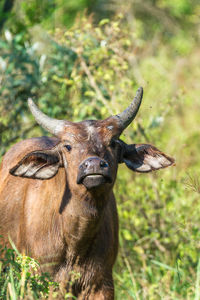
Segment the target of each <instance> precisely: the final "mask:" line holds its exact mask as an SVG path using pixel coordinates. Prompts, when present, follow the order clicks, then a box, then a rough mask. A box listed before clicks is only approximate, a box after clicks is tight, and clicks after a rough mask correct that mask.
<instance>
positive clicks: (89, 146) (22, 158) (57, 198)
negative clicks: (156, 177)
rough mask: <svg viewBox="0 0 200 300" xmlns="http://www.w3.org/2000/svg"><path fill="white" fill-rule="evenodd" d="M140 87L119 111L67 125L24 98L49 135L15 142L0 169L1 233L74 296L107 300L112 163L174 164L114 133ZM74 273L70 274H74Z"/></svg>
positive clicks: (112, 247) (145, 168) (114, 243)
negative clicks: (68, 287) (69, 284)
mask: <svg viewBox="0 0 200 300" xmlns="http://www.w3.org/2000/svg"><path fill="white" fill-rule="evenodd" d="M142 96H143V89H142V88H139V89H138V91H137V94H136V97H135V98H134V99H133V101H132V103H131V104H130V105H129V106H128V108H127V109H125V110H124V111H123V112H122V113H120V114H118V115H114V116H110V117H108V118H107V119H105V120H85V121H82V122H78V123H74V122H70V121H66V120H57V119H53V118H50V117H48V116H47V115H45V114H44V113H43V112H41V111H40V110H39V108H38V107H37V106H36V105H35V104H34V102H33V101H32V99H29V100H28V105H29V108H30V110H31V112H32V114H33V116H34V118H35V120H36V122H37V123H38V124H39V125H40V126H42V127H43V128H44V129H46V130H47V131H48V132H50V133H51V134H52V135H53V136H54V137H37V138H31V139H26V140H23V141H21V142H19V143H17V144H15V145H14V146H13V147H11V149H10V150H9V151H8V152H7V153H6V154H5V156H4V158H3V160H2V163H1V167H0V216H1V217H0V235H1V236H2V238H1V243H3V244H4V245H7V246H9V239H11V240H12V241H13V242H14V244H15V245H16V247H17V249H19V250H20V251H21V252H22V253H26V254H28V255H29V256H32V257H33V258H35V259H37V260H38V261H39V262H40V263H41V266H42V268H43V269H45V270H48V271H49V272H50V273H51V274H52V276H53V278H54V279H55V280H56V281H58V282H62V283H63V284H64V285H65V287H66V289H67V286H68V282H70V281H71V282H72V284H71V291H72V294H73V295H74V296H76V297H78V299H90V300H92V299H107V300H111V299H114V284H113V277H112V268H113V265H114V263H115V260H116V256H117V252H118V215H117V208H116V201H115V197H114V194H113V186H114V183H115V179H116V175H117V169H118V164H120V163H125V165H126V166H127V167H128V168H129V169H131V170H132V171H136V172H141V173H146V172H151V171H154V170H158V169H161V168H165V167H168V166H171V165H173V164H174V159H173V158H171V157H169V156H168V155H166V154H164V153H163V152H161V151H160V150H158V149H157V148H155V147H154V146H152V145H150V144H131V145H128V144H126V143H125V142H123V141H122V140H121V139H120V135H121V133H122V132H123V130H124V129H125V128H126V127H127V126H128V125H129V124H130V123H131V122H132V121H133V119H134V118H135V116H136V114H137V112H138V109H139V107H140V104H141V101H142ZM76 273H77V274H80V276H77V277H76V278H75V279H73V278H72V277H73V274H76Z"/></svg>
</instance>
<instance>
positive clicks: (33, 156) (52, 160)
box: [10, 150, 61, 179]
mask: <svg viewBox="0 0 200 300" xmlns="http://www.w3.org/2000/svg"><path fill="white" fill-rule="evenodd" d="M60 166H61V158H60V155H59V153H58V151H55V150H41V151H40V150H39V151H33V152H30V153H28V154H27V155H26V156H24V158H23V159H22V160H21V161H19V162H18V164H17V165H16V166H14V167H13V168H12V169H11V170H10V174H12V175H14V176H19V177H25V178H33V179H50V178H52V177H53V176H55V175H56V174H57V172H58V169H59V167H60Z"/></svg>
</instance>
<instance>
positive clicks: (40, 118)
mask: <svg viewBox="0 0 200 300" xmlns="http://www.w3.org/2000/svg"><path fill="white" fill-rule="evenodd" d="M28 106H29V108H30V111H31V113H32V114H33V116H34V118H35V120H36V122H37V123H38V124H39V125H41V126H42V127H43V128H44V129H46V130H47V131H48V132H50V133H52V134H53V135H55V136H59V134H60V133H61V132H62V131H63V129H64V126H65V125H66V121H63V120H56V119H53V118H50V117H48V116H47V115H45V114H44V113H43V112H41V111H40V110H39V108H38V107H37V106H36V105H35V103H34V102H33V100H32V99H31V98H29V99H28Z"/></svg>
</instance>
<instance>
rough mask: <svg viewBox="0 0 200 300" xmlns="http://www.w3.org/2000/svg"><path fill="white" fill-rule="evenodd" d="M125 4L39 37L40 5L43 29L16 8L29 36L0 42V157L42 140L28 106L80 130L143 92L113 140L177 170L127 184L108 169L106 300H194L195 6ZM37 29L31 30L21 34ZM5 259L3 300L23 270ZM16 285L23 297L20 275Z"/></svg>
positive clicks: (199, 157)
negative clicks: (114, 224)
mask: <svg viewBox="0 0 200 300" xmlns="http://www.w3.org/2000/svg"><path fill="white" fill-rule="evenodd" d="M61 2H62V1H60V3H61ZM133 2H134V1H133ZM136 2H137V3H136ZM136 2H135V3H134V4H135V6H134V9H135V15H136V18H135V17H134V16H133V14H132V13H131V10H132V1H128V2H127V6H126V7H125V5H124V6H121V5H120V4H119V3H118V2H117V1H115V3H116V4H117V3H118V5H119V7H120V9H121V12H122V13H120V14H119V15H117V16H116V17H114V18H112V20H109V19H102V20H101V21H100V22H99V24H97V25H94V24H93V23H92V22H91V20H90V19H87V18H78V19H77V21H76V22H75V24H74V25H73V27H71V28H70V29H68V30H66V29H63V28H57V29H56V30H55V31H51V32H48V33H47V32H46V31H44V29H43V28H44V27H45V26H46V24H44V23H45V22H47V23H48V20H52V19H51V18H50V17H49V16H48V14H51V13H52V14H53V11H51V7H50V6H49V11H48V10H47V11H45V12H44V11H42V14H46V15H45V16H44V15H43V16H44V20H43V18H42V17H41V16H40V13H39V12H38V16H32V15H33V12H34V11H35V10H34V9H33V7H32V8H31V7H30V11H29V6H31V4H30V3H28V2H27V4H26V5H25V7H24V8H23V9H24V11H25V16H26V18H27V19H28V21H27V22H28V23H26V25H28V26H29V31H27V32H26V33H18V34H16V35H13V34H12V32H10V31H8V30H7V31H5V37H2V40H1V41H0V52H1V59H0V82H1V85H0V144H1V148H0V153H1V155H2V154H3V153H5V151H6V150H7V149H8V148H9V147H10V146H11V145H12V144H13V143H15V142H16V141H18V140H21V139H23V138H27V137H32V136H39V135H41V134H47V133H45V132H44V131H43V130H42V129H41V128H40V127H39V126H37V125H35V121H34V120H33V118H32V116H31V114H30V113H29V111H28V109H27V98H28V97H32V98H33V99H34V101H35V102H36V103H37V104H38V105H39V107H40V108H41V109H42V110H43V111H44V112H45V113H47V114H48V115H50V116H52V117H56V118H59V119H62V118H63V119H64V118H65V119H69V120H73V121H80V120H82V119H86V118H90V119H95V118H105V117H107V116H108V115H109V114H114V113H117V112H119V111H121V110H122V109H123V108H125V107H126V106H127V105H128V104H129V103H130V101H131V99H132V97H133V96H134V94H135V90H136V89H137V87H138V86H140V85H142V86H144V92H145V93H144V101H143V104H142V107H141V109H140V112H139V114H138V116H137V119H136V121H134V123H133V124H131V125H130V126H129V128H128V129H127V130H126V132H125V133H124V134H123V135H122V139H123V140H124V141H126V142H127V143H135V142H136V143H152V144H155V146H157V147H158V148H160V149H161V150H163V151H164V152H166V153H167V154H170V155H171V156H172V157H175V158H176V166H175V167H174V168H169V169H167V170H161V171H159V172H157V173H156V174H155V173H153V174H134V173H132V172H131V171H130V170H127V168H126V167H125V166H120V167H119V172H118V179H117V182H116V185H115V194H116V196H117V202H118V210H119V219H120V252H119V257H118V261H117V264H116V266H115V270H114V278H115V285H116V299H137V300H138V299H142V300H143V299H149V300H155V299H173V300H174V299H195V300H197V299H199V281H200V271H199V266H200V263H199V261H200V260H199V240H200V234H199V227H200V221H199V211H200V203H199V193H200V181H199V179H198V175H199V170H200V153H199V147H200V133H199V109H200V104H199V97H198V95H199V94H200V85H199V78H200V69H199V36H198V32H199V29H200V28H199V24H198V22H197V17H198V10H199V4H198V3H197V2H195V1H192V2H189V1H187V0H184V1H164V0H163V1H150V0H149V1H143V2H141V1H136ZM45 3H46V2H45V1H44V5H45ZM69 3H70V2H69ZM66 5H67V4H66ZM37 9H39V8H37ZM31 14H32V15H31ZM72 15H73V14H72ZM122 15H123V16H122ZM34 18H36V19H34ZM37 18H41V19H37ZM127 20H128V21H127ZM36 23H37V24H38V23H39V24H40V26H39V25H38V27H37V26H34V27H33V28H32V27H31V26H33V25H35V24H36ZM41 24H42V26H41ZM50 25H51V24H50ZM50 27H51V26H48V24H47V26H46V28H50ZM14 32H15V31H14ZM9 251H10V250H8V253H11V254H10V255H11V256H12V255H13V254H12V253H13V252H12V251H11V252H9ZM6 253H7V252H6ZM7 255H8V254H7ZM22 258H23V256H22ZM6 259H7V258H6ZM6 259H5V260H4V262H3V264H4V266H7V265H8V263H7V265H6ZM9 259H10V258H9ZM23 259H25V260H27V259H28V260H27V263H28V262H29V258H23ZM10 261H11V262H10ZM10 261H9V268H8V269H6V272H4V273H3V272H2V270H3V269H2V268H1V274H2V277H1V279H0V287H1V286H4V285H5V286H6V288H5V289H4V290H3V291H4V294H3V296H4V295H6V294H5V293H6V292H5V291H8V289H10V288H9V286H14V287H15V290H16V291H17V292H16V293H18V294H17V295H20V294H19V293H20V292H21V290H20V289H23V288H22V287H20V282H21V281H20V280H21V279H19V280H18V279H17V278H21V277H19V274H18V275H17V273H16V272H18V271H16V270H20V271H19V273H20V274H21V273H23V272H26V271H23V270H24V269H23V268H25V267H23V264H22V263H21V262H22V260H21V262H20V263H19V265H18V260H15V259H10ZM30 262H31V260H30ZM14 268H15V269H14ZM10 270H12V271H10ZM25 270H29V267H28V265H27V269H26V268H25ZM27 272H28V271H27ZM20 276H21V275H20ZM31 276H32V275H31ZM34 276H35V275H34ZM42 276H43V275H42ZM45 276H46V275H45ZM8 278H9V279H8ZM12 278H13V279H12ZM34 278H35V279H34V280H35V281H36V285H37V284H38V286H36V290H37V292H38V293H39V295H41V293H43V294H42V295H43V296H44V295H45V293H46V295H48V292H47V289H48V288H49V282H51V281H49V279H48V277H42V278H40V279H37V278H38V277H34ZM9 282H10V285H9V284H8V283H9ZM26 282H27V285H26V287H27V291H28V292H27V293H29V290H28V289H29V286H30V284H31V283H30V282H31V281H30V278H29V277H26ZM40 283H42V285H44V289H46V290H45V291H44V290H42V288H43V287H42V286H41V284H40ZM53 286H54V285H53ZM0 290H1V289H0ZM24 293H25V292H24ZM24 295H25V294H24ZM35 297H36V298H37V297H39V296H38V294H37V295H36V296H35Z"/></svg>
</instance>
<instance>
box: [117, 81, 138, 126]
mask: <svg viewBox="0 0 200 300" xmlns="http://www.w3.org/2000/svg"><path fill="white" fill-rule="evenodd" d="M142 96H143V88H142V87H140V88H139V89H138V90H137V93H136V96H135V98H134V99H133V101H132V102H131V104H130V105H129V106H128V107H127V108H126V109H125V110H124V111H123V112H122V113H121V114H118V115H116V116H115V117H116V118H117V119H118V121H119V127H120V129H121V130H124V129H125V128H126V127H127V126H128V125H129V124H130V123H131V122H132V121H133V120H134V118H135V116H136V115H137V112H138V110H139V107H140V104H141V102H142Z"/></svg>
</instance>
